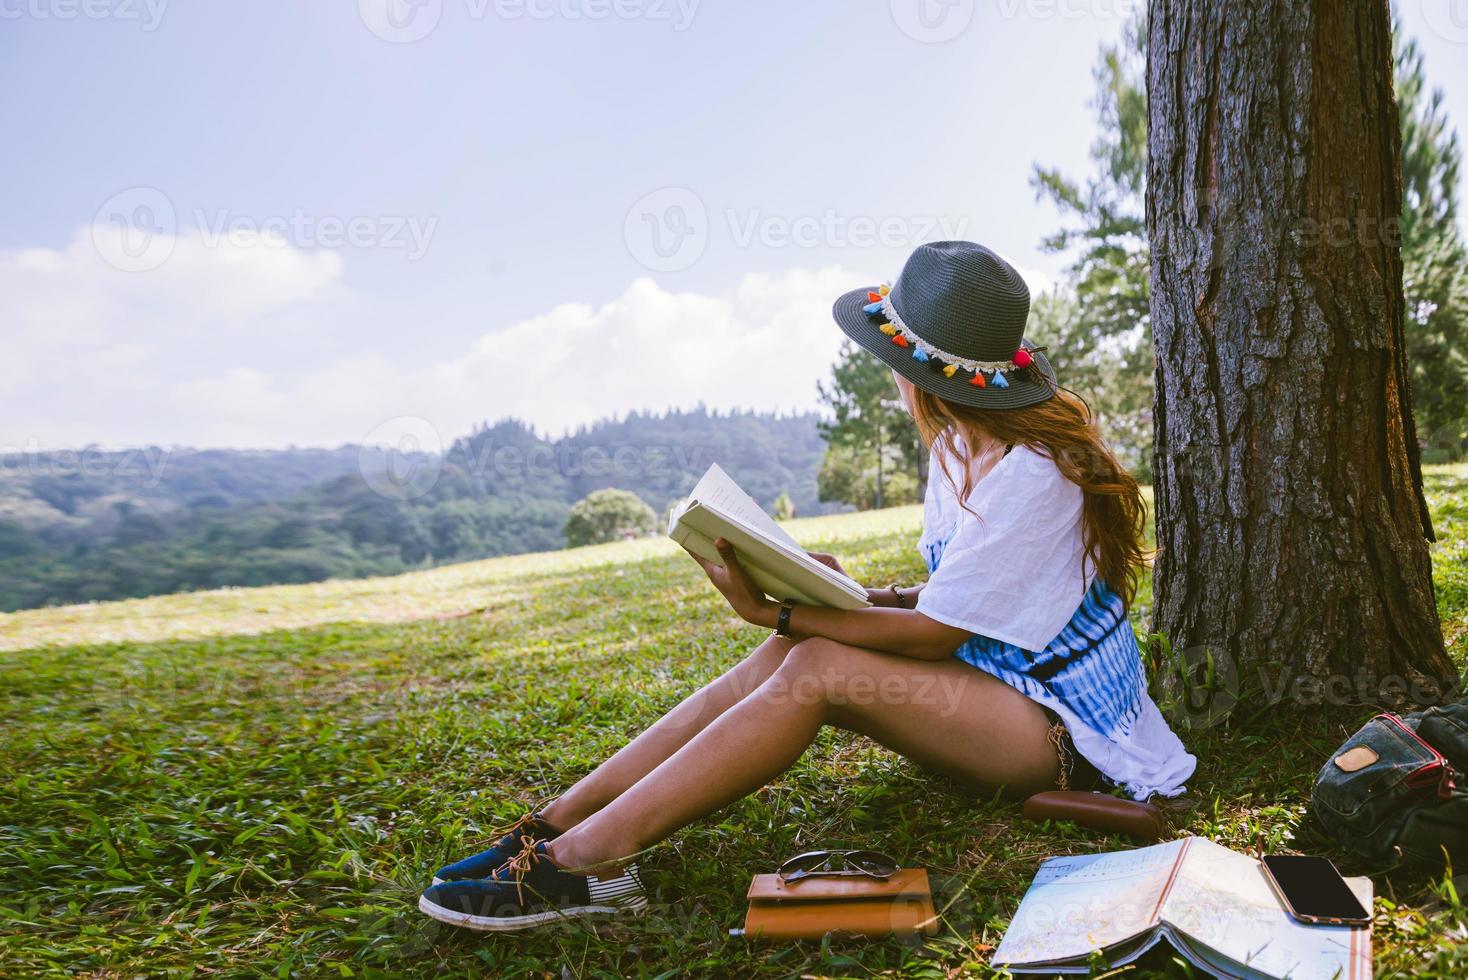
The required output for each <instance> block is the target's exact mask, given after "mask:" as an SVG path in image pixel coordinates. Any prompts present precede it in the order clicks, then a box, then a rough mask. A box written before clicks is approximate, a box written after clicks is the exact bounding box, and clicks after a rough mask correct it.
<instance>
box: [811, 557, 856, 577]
mask: <svg viewBox="0 0 1468 980" xmlns="http://www.w3.org/2000/svg"><path fill="white" fill-rule="evenodd" d="M806 554H807V555H810V556H811V557H812V558H814V559H815V560H816V561H818V562H820V563H821V564H822V565H825V566H826V567H827V568H834V569H835V570H836V571H838V572H840V573H841V574H842V575H845V576H846V577H847V578H851V575H850V574H849V573H848V572H847V571H846V569H844V568H842V567H841V563H840V562H839V561H837V560H836V556H835V555H828V554H826V553H825V552H824V551H807V552H806Z"/></svg>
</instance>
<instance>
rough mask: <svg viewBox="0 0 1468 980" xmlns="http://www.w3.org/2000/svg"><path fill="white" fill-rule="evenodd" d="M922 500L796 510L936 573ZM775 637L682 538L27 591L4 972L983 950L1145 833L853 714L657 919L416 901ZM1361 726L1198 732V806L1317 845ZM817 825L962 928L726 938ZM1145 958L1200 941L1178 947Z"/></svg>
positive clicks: (1454, 493)
mask: <svg viewBox="0 0 1468 980" xmlns="http://www.w3.org/2000/svg"><path fill="white" fill-rule="evenodd" d="M1429 480H1430V488H1429V489H1430V494H1431V502H1432V506H1433V510H1434V514H1435V517H1436V521H1437V526H1438V531H1439V537H1440V540H1439V542H1438V544H1437V545H1436V546H1435V547H1434V559H1435V574H1436V579H1437V587H1438V592H1439V604H1440V608H1441V611H1442V615H1443V619H1444V625H1445V629H1446V631H1447V634H1448V637H1449V641H1450V645H1451V647H1452V649H1453V652H1454V655H1455V657H1457V659H1458V661H1459V662H1460V663H1462V662H1463V661H1464V660H1465V659H1468V467H1465V466H1456V467H1438V468H1434V469H1433V470H1432V471H1431V473H1430V478H1429ZM918 520H919V514H918V511H917V509H916V508H901V509H894V510H889V511H883V512H879V513H872V514H861V515H853V516H846V517H836V518H820V519H814V520H809V521H798V522H795V523H794V525H793V530H794V532H795V534H796V535H797V536H798V537H799V538H800V539H801V540H802V541H804V542H806V543H808V544H810V545H812V546H820V547H823V548H825V549H827V550H831V551H834V552H836V553H838V554H839V555H841V556H842V557H843V559H845V560H846V563H847V566H848V568H850V569H851V570H852V572H853V573H854V574H856V575H857V576H858V577H860V578H862V579H865V580H867V581H873V582H884V583H885V582H889V581H892V580H904V581H912V580H914V579H916V578H919V577H920V573H921V567H920V565H919V563H918V559H917V555H916V551H915V549H914V548H913V547H912V542H913V538H914V535H915V533H916V531H917V525H918ZM1146 606H1147V603H1146V602H1143V603H1142V604H1140V605H1139V607H1138V609H1137V615H1138V625H1139V626H1140V625H1141V622H1142V619H1143V618H1144V617H1145V616H1146V615H1147V612H1148V610H1147V609H1146ZM760 636H761V634H760V631H759V630H756V629H752V628H750V627H747V626H744V625H743V624H741V623H739V622H737V621H735V620H734V619H732V617H731V616H730V614H729V613H728V611H727V610H726V608H725V607H724V606H723V605H722V604H721V603H720V601H718V599H717V596H716V595H715V594H714V593H713V592H712V590H711V589H710V588H709V587H708V586H707V584H706V583H705V582H704V581H703V580H702V578H701V573H699V572H698V570H697V569H696V568H695V567H694V566H693V564H692V563H691V562H689V561H688V560H687V559H686V558H685V557H683V556H682V555H681V553H675V549H674V548H673V546H672V545H670V544H667V543H664V542H657V541H639V542H633V543H628V544H617V545H607V546H601V547H595V548H585V549H578V550H576V551H568V552H560V553H554V554H546V555H529V556H521V557H516V558H503V559H494V560H490V561H484V562H478V563H474V564H469V565H460V566H454V567H446V568H439V569H434V570H432V571H427V572H421V573H417V574H413V575H406V576H402V577H399V578H391V579H377V580H366V581H354V582H330V583H323V584H319V585H310V586H291V587H279V588H269V589H255V590H226V591H221V592H212V593H198V594H192V595H179V596H167V597H159V598H153V599H144V600H137V601H130V602H119V603H109V604H103V605H94V606H83V607H70V608H65V609H50V610H37V611H32V612H23V613H17V614H12V615H3V616H0V651H5V652H3V653H0V709H3V714H4V719H5V721H4V724H3V728H0V869H3V870H0V974H4V975H7V976H13V975H30V974H40V973H47V972H55V973H61V972H68V973H78V974H84V975H90V976H137V975H149V976H156V975H163V974H193V973H197V974H216V973H217V974H225V975H256V974H276V975H280V976H287V975H302V976H323V975H327V976H335V975H341V976H403V975H407V976H425V977H427V976H484V975H490V976H511V975H520V974H524V975H535V976H541V975H543V976H553V977H560V976H577V977H579V976H647V977H654V976H690V975H693V976H702V975H717V976H753V975H759V976H800V975H820V976H826V975H839V976H903V977H953V976H962V975H973V976H984V975H987V974H988V973H989V972H990V971H989V970H988V968H987V966H986V965H985V963H986V961H987V959H988V955H989V952H990V950H991V947H992V946H994V945H995V944H997V943H998V941H999V938H1000V936H1001V935H1002V934H1003V931H1004V927H1005V925H1006V923H1007V921H1008V917H1009V916H1010V915H1011V914H1012V913H1013V911H1014V908H1015V906H1016V905H1017V903H1018V902H1019V899H1020V896H1021V895H1022V894H1023V893H1024V889H1025V887H1026V885H1027V884H1028V882H1029V879H1030V877H1031V876H1032V875H1033V873H1034V870H1035V867H1036V865H1037V864H1038V863H1039V861H1040V860H1041V859H1042V858H1043V857H1045V856H1047V855H1049V854H1054V853H1064V852H1088V851H1095V850H1105V849H1111V848H1116V847H1123V846H1129V845H1128V844H1127V842H1125V841H1124V840H1122V839H1119V838H1107V837H1103V836H1100V835H1097V834H1094V833H1091V832H1088V831H1083V830H1079V829H1077V828H1075V827H1072V826H1065V825H1036V824H1029V823H1026V822H1024V821H1023V820H1021V819H1020V818H1019V815H1018V811H1017V808H1016V807H1015V806H1014V805H1012V804H1009V803H1004V802H1001V801H996V800H991V799H976V798H974V797H972V796H971V795H969V794H966V793H965V792H964V791H962V790H961V789H960V788H959V787H957V786H956V785H954V784H952V783H950V782H948V781H946V780H944V779H942V778H938V777H934V776H931V775H929V774H927V773H925V772H923V771H921V770H920V769H918V768H917V767H915V766H913V765H912V764H910V763H908V762H907V761H905V760H903V759H900V758H898V757H896V756H893V755H892V754H890V753H888V752H886V751H885V750H883V749H880V748H878V747H876V746H874V745H872V744H871V743H869V742H866V741H864V740H862V739H859V738H856V737H853V736H848V735H845V734H842V733H827V734H825V735H823V736H822V737H821V739H820V741H819V742H818V744H817V745H816V746H815V747H814V748H813V749H812V750H811V751H810V752H808V753H807V754H806V755H805V756H804V758H802V760H801V761H800V762H799V763H798V764H797V765H796V767H795V768H794V769H792V770H791V771H790V772H789V773H787V774H786V775H785V776H784V777H783V778H781V779H780V780H778V781H777V782H775V783H773V784H772V785H771V786H770V787H768V788H767V789H766V790H764V791H762V792H760V793H757V794H754V795H753V796H751V797H749V798H747V799H745V800H743V801H741V802H739V803H737V804H735V805H733V806H731V807H728V808H727V809H726V810H724V811H722V812H721V813H719V814H717V815H716V816H714V817H712V818H709V819H707V820H704V821H701V822H699V823H697V824H695V825H694V826H692V827H690V828H688V829H686V830H684V831H682V832H681V833H679V834H678V835H676V836H675V837H673V838H672V839H671V840H670V841H668V842H667V843H666V844H664V845H663V846H661V847H660V848H658V849H657V850H655V851H654V852H653V853H651V854H650V855H649V856H648V859H647V860H646V861H645V862H644V869H645V872H646V875H645V877H646V878H647V880H648V883H649V885H650V887H651V890H652V892H653V899H654V905H655V910H654V914H653V915H651V916H650V917H648V918H645V919H639V920H634V921H630V922H626V923H608V924H598V925H595V926H588V925H585V924H580V925H566V926H564V927H559V928H556V929H553V930H550V931H547V932H541V933H535V934H529V935H524V936H518V937H485V936H479V935H474V934H468V933H458V932H456V931H454V930H451V929H448V928H447V927H439V926H438V925H437V924H435V923H432V922H429V921H427V920H425V919H423V918H421V917H420V916H419V915H418V914H417V912H416V910H415V909H414V902H415V901H416V897H417V893H418V890H419V889H420V888H421V886H422V884H423V880H424V877H425V875H426V874H427V873H429V872H430V871H431V870H432V869H433V868H434V867H436V866H437V865H438V864H439V863H441V862H442V861H444V860H447V859H450V858H455V857H459V856H462V855H463V854H465V853H468V852H470V851H473V850H475V849H476V848H477V847H478V846H479V845H480V844H482V843H483V842H484V841H485V839H486V837H487V835H488V833H489V831H490V829H491V828H493V827H494V826H496V825H498V824H501V823H504V822H508V821H510V820H512V819H514V818H515V817H517V816H518V815H519V814H520V813H521V812H523V810H524V809H525V808H526V807H527V806H530V805H532V804H534V803H535V802H536V801H538V800H542V799H545V798H547V797H548V796H549V795H551V794H553V793H554V792H555V791H556V790H557V789H559V788H562V787H564V786H566V785H568V784H570V783H571V782H572V781H574V780H575V779H576V778H577V777H578V776H579V775H581V774H582V773H584V772H585V771H586V770H587V769H588V768H590V767H591V766H593V765H595V764H596V763H597V762H598V761H599V760H600V759H602V758H604V757H605V756H606V755H608V754H609V753H610V752H611V751H613V750H614V749H615V748H617V747H618V746H619V745H621V744H622V743H623V742H624V741H625V740H626V739H627V738H628V737H629V736H631V735H633V734H634V733H636V732H637V731H639V730H640V729H641V728H643V727H644V726H645V725H647V724H648V723H649V722H651V721H652V720H653V719H654V718H656V717H657V715H658V714H659V713H660V712H661V711H663V710H665V709H666V708H668V707H670V706H671V705H673V704H674V703H676V702H677V700H678V699H679V698H680V697H682V696H683V695H685V694H687V693H688V692H689V691H691V690H693V689H694V688H695V687H696V686H697V685H698V684H700V683H702V682H704V681H706V680H708V679H710V678H712V677H714V676H715V675H716V674H717V673H718V672H720V671H721V670H722V669H724V668H726V667H727V666H729V665H730V664H732V663H734V662H735V660H736V659H737V658H739V657H740V656H741V654H742V653H743V652H744V651H745V650H747V649H748V648H749V647H750V646H752V645H753V644H754V643H756V642H757V641H758V640H759V639H760ZM1364 713H1365V712H1358V713H1357V715H1356V716H1355V718H1354V720H1355V721H1359V720H1360V717H1361V715H1363V714H1364ZM1344 731H1345V729H1343V728H1342V727H1340V724H1339V723H1336V724H1334V725H1328V724H1325V723H1323V722H1320V721H1319V719H1311V718H1301V719H1294V718H1289V719H1286V718H1278V719H1275V720H1274V721H1271V722H1267V723H1266V727H1264V728H1262V729H1259V728H1255V729H1251V730H1250V732H1249V733H1247V734H1242V733H1240V732H1238V731H1235V730H1231V729H1229V728H1228V727H1226V726H1222V727H1219V728H1214V729H1210V730H1207V731H1204V732H1200V733H1185V739H1186V740H1187V741H1188V743H1189V747H1190V748H1191V749H1192V750H1193V751H1194V752H1196V753H1197V754H1198V755H1199V757H1200V759H1201V760H1202V763H1201V766H1200V769H1199V772H1198V775H1197V776H1196V777H1195V778H1194V780H1193V781H1192V783H1191V794H1190V796H1191V798H1192V801H1193V804H1194V805H1193V807H1192V809H1190V810H1188V811H1186V812H1185V813H1183V814H1181V815H1180V820H1179V822H1180V829H1181V830H1182V831H1186V832H1192V833H1198V834H1207V835H1209V836H1211V837H1213V838H1214V839H1216V840H1219V841H1220V842H1222V843H1225V844H1229V845H1232V846H1235V847H1239V848H1245V847H1249V846H1252V844H1253V843H1254V841H1255V839H1256V837H1257V836H1258V835H1259V834H1261V833H1262V834H1263V835H1264V836H1265V838H1266V840H1267V841H1269V842H1270V844H1271V846H1274V847H1294V848H1298V849H1307V848H1312V847H1313V848H1319V847H1321V846H1322V845H1321V843H1320V842H1319V841H1316V840H1314V839H1313V838H1311V836H1310V834H1309V831H1308V827H1307V825H1306V824H1305V823H1304V822H1303V820H1302V818H1303V816H1304V811H1305V808H1304V803H1305V799H1306V794H1307V793H1308V789H1309V784H1310V779H1311V777H1312V776H1313V773H1314V771H1315V769H1316V768H1317V767H1318V765H1319V763H1320V761H1321V760H1322V759H1323V758H1325V757H1326V754H1327V753H1328V752H1329V751H1330V749H1331V748H1333V747H1334V745H1335V744H1337V743H1338V742H1339V741H1340V739H1341V738H1342V737H1343V734H1344ZM816 844H821V845H825V844H850V845H861V846H876V847H881V848H884V849H887V850H890V851H891V852H893V853H894V854H896V855H897V856H899V857H901V858H902V859H904V860H905V861H908V862H913V863H920V864H923V865H925V866H927V867H928V868H930V869H932V871H933V873H934V876H935V882H936V883H937V885H938V889H939V893H940V900H941V903H942V904H943V905H944V907H945V908H946V912H945V914H944V921H943V929H942V932H941V934H940V935H939V936H938V937H936V938H935V939H933V940H931V941H929V942H926V943H923V944H921V945H907V944H903V943H898V942H888V943H860V942H849V943H837V944H834V945H828V946H822V945H819V944H802V945H790V946H784V947H778V948H773V949H766V948H759V947H755V948H751V947H748V946H746V945H745V943H744V941H743V940H740V939H730V938H729V937H728V936H727V933H726V930H727V929H728V928H729V927H731V926H734V925H737V924H738V923H739V921H740V919H741V918H742V914H743V904H744V903H743V895H744V889H745V887H746V885H747V883H748V877H749V875H751V874H752V873H754V872H756V871H760V870H767V869H768V868H769V867H770V865H771V861H772V859H773V858H774V857H776V856H778V855H782V854H785V853H789V852H793V851H795V850H797V849H799V848H802V847H808V846H810V845H816ZM1378 890H1379V894H1380V895H1381V898H1380V899H1379V901H1378V903H1377V909H1376V913H1377V940H1376V950H1377V954H1376V955H1377V968H1378V975H1380V976H1385V975H1388V974H1391V973H1396V972H1404V973H1416V972H1423V971H1428V970H1435V971H1436V972H1437V973H1439V974H1440V975H1443V976H1462V975H1464V974H1465V973H1468V946H1465V944H1468V932H1465V927H1468V911H1465V909H1464V907H1463V906H1462V905H1461V904H1460V903H1459V902H1458V901H1457V899H1456V893H1454V892H1452V891H1451V890H1448V889H1445V888H1444V887H1443V886H1442V885H1441V883H1437V887H1436V888H1434V883H1432V882H1425V881H1421V880H1410V879H1401V880H1396V879H1393V880H1390V881H1378ZM1434 964H1435V965H1434ZM1147 969H1148V970H1161V971H1167V972H1173V973H1177V974H1179V975H1182V974H1184V973H1185V972H1186V971H1184V969H1183V968H1182V967H1181V966H1180V965H1178V964H1177V963H1176V962H1175V961H1173V960H1172V959H1171V958H1170V957H1169V956H1168V955H1167V954H1165V953H1158V954H1156V955H1154V957H1153V958H1152V959H1150V960H1149V961H1148V966H1147Z"/></svg>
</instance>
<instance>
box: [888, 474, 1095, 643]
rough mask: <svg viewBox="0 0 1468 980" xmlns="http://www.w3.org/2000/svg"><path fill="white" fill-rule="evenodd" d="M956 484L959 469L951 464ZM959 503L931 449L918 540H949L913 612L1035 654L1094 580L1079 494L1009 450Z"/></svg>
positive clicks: (1062, 479) (1067, 483) (1059, 477)
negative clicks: (964, 502) (963, 504)
mask: <svg viewBox="0 0 1468 980" xmlns="http://www.w3.org/2000/svg"><path fill="white" fill-rule="evenodd" d="M950 469H951V470H952V471H953V476H954V479H955V480H957V481H959V483H960V485H961V484H962V480H963V472H962V468H961V465H960V464H959V463H956V462H955V463H950ZM968 502H969V510H971V511H974V512H977V514H978V515H979V516H977V517H976V516H975V515H974V514H973V513H969V512H967V511H965V510H964V509H963V508H962V507H961V505H960V504H959V500H958V496H957V495H956V494H955V493H954V492H953V489H952V488H951V487H950V486H949V485H948V482H947V478H946V477H945V476H944V474H943V471H942V469H941V468H940V467H939V464H938V455H937V453H936V452H934V453H933V454H932V455H930V457H929V460H928V496H927V500H926V501H925V502H924V512H923V535H922V538H921V540H920V541H919V542H918V547H919V548H920V549H926V547H927V546H928V545H930V544H931V543H932V542H934V541H937V540H941V539H945V538H948V536H949V533H950V531H953V529H954V527H955V525H957V530H956V532H954V533H953V537H952V538H951V539H949V540H948V544H947V547H946V548H945V549H944V552H943V563H942V564H941V565H939V566H938V569H937V571H935V572H933V574H932V575H931V576H930V577H929V578H928V583H927V585H926V586H924V587H923V590H922V592H920V593H918V603H917V609H918V612H921V613H922V614H923V615H924V616H927V617H928V618H930V619H936V620H938V621H939V622H940V623H947V624H948V625H949V626H954V627H957V628H959V629H962V630H966V631H968V632H970V633H979V634H981V635H983V636H988V637H992V638H993V639H996V640H1000V641H1002V642H1004V643H1013V644H1014V645H1015V646H1017V647H1021V648H1023V649H1025V650H1042V649H1044V648H1045V645H1046V644H1047V643H1049V642H1050V641H1051V640H1053V639H1055V637H1056V635H1057V634H1058V633H1059V632H1060V631H1061V629H1062V628H1064V626H1065V624H1066V623H1068V622H1070V618H1071V617H1072V616H1073V615H1075V611H1076V607H1077V606H1079V605H1080V603H1081V599H1082V598H1083V597H1084V596H1085V594H1086V589H1088V588H1089V587H1090V585H1091V579H1092V577H1093V576H1094V574H1095V570H1094V568H1093V567H1092V563H1091V562H1089V561H1086V562H1083V561H1082V557H1083V553H1084V547H1083V545H1082V538H1081V488H1080V487H1078V486H1076V485H1075V484H1074V483H1072V482H1070V481H1069V480H1067V479H1066V478H1065V476H1064V475H1063V474H1061V472H1060V470H1059V469H1058V468H1057V467H1056V465H1055V463H1054V462H1052V461H1051V460H1049V459H1046V458H1045V457H1044V456H1041V455H1040V454H1039V453H1037V452H1035V451H1034V450H1033V449H1030V448H1029V447H1028V446H1015V447H1014V449H1012V450H1011V451H1010V452H1009V454H1008V455H1007V456H1005V457H1003V458H1002V459H1000V460H999V462H997V463H995V464H994V467H993V468H992V469H991V470H989V472H988V473H987V474H985V476H984V478H983V479H982V480H980V481H979V483H978V485H977V486H976V487H975V488H974V490H973V493H972V494H971V495H970V497H969V501H968Z"/></svg>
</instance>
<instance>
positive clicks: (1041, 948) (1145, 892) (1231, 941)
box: [993, 837, 1371, 980]
mask: <svg viewBox="0 0 1468 980" xmlns="http://www.w3.org/2000/svg"><path fill="white" fill-rule="evenodd" d="M1346 884H1348V885H1349V886H1350V888H1351V891H1353V892H1355V894H1356V897H1357V898H1359V899H1360V900H1361V904H1362V905H1363V906H1365V907H1366V908H1368V909H1369V908H1371V879H1369V878H1347V879H1346ZM1163 939H1166V940H1167V941H1168V942H1170V943H1172V945H1173V946H1175V947H1176V948H1177V950H1178V952H1180V953H1182V955H1183V956H1185V957H1186V958H1187V959H1188V960H1189V961H1191V962H1192V963H1193V964H1194V965H1195V966H1197V967H1198V968H1200V969H1202V970H1205V971H1207V972H1209V973H1212V974H1214V975H1215V976H1222V977H1246V978H1249V980H1263V978H1276V977H1289V978H1291V980H1312V978H1320V980H1330V978H1339V980H1369V978H1370V976H1371V930H1370V929H1369V928H1350V927H1347V926H1315V925H1305V924H1303V923H1301V922H1297V921H1296V920H1295V919H1293V918H1291V917H1290V914H1289V913H1288V912H1286V911H1285V910H1284V907H1283V906H1282V905H1281V904H1280V902H1279V899H1277V898H1276V897H1275V895H1274V892H1273V890H1272V889H1271V888H1270V887H1269V881H1268V879H1266V878H1265V876H1264V869H1263V868H1262V867H1261V865H1260V864H1259V862H1258V861H1256V860H1254V859H1253V858H1251V857H1247V856H1246V855H1243V854H1239V853H1237V852H1236V851H1231V850H1229V849H1228V848H1226V847H1221V846H1219V845H1218V844H1215V843H1213V842H1212V841H1211V840H1208V839H1207V838H1206V837H1185V838H1183V839H1182V840H1175V841H1169V842H1168V843H1166V844H1156V845H1154V846H1152V847H1143V848H1138V849H1137V850H1132V851H1112V852H1109V853H1106V854H1083V855H1078V856H1075V857H1053V858H1050V859H1049V860H1047V861H1045V863H1043V864H1042V865H1040V870H1039V872H1038V873H1036V875H1035V880H1034V882H1033V883H1032V884H1031V885H1030V890H1029V891H1027V892H1025V897H1024V900H1023V901H1022V902H1020V906H1019V910H1018V911H1017V912H1015V914H1014V919H1013V921H1011V922H1010V924H1009V930H1008V931H1007V932H1006V933H1005V934H1004V940H1003V941H1002V942H1001V943H1000V944H999V949H998V950H996V951H995V953H994V960H993V965H994V966H1003V967H1008V968H1009V970H1010V971H1011V972H1013V973H1050V974H1054V973H1086V972H1087V960H1088V958H1089V957H1090V955H1091V953H1092V952H1093V951H1094V950H1098V949H1099V950H1101V951H1102V954H1103V956H1104V957H1105V958H1106V961H1107V963H1108V964H1110V966H1111V967H1113V968H1115V967H1117V966H1121V965H1123V964H1125V963H1130V962H1131V961H1132V960H1135V959H1136V958H1137V957H1139V956H1141V955H1142V953H1144V952H1146V951H1147V950H1148V949H1150V948H1151V947H1153V946H1155V945H1156V944H1157V943H1158V942H1159V941H1161V940H1163Z"/></svg>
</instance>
